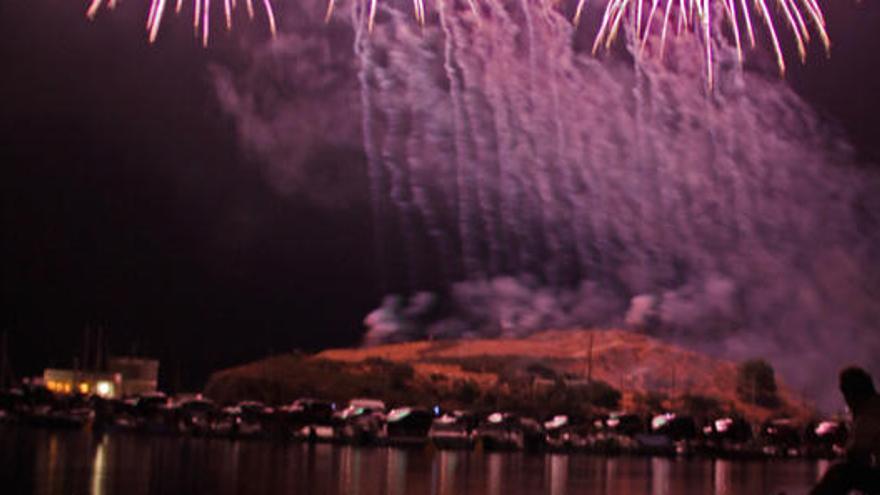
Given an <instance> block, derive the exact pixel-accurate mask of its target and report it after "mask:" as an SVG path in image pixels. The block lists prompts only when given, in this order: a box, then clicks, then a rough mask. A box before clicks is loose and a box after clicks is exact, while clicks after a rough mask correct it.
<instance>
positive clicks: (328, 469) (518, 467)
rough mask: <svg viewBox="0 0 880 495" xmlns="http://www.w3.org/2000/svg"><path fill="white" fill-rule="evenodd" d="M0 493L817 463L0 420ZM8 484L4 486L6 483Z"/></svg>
mask: <svg viewBox="0 0 880 495" xmlns="http://www.w3.org/2000/svg"><path fill="white" fill-rule="evenodd" d="M0 442H2V445H4V447H5V448H4V449H2V451H0V486H2V487H3V490H2V491H3V492H4V493H21V494H36V495H62V494H72V493H82V494H91V495H113V494H125V495H129V494H132V495H152V494H159V493H162V494H164V493H189V494H197V493H210V494H217V495H227V494H229V495H231V494H244V493H270V492H271V493H321V494H345V495H349V494H350V495H373V494H388V495H404V494H413V493H415V494H430V495H452V494H474V495H482V494H489V495H502V494H504V495H518V494H537V493H546V494H549V495H573V494H580V493H588V494H596V495H679V494H695V495H706V494H713V495H736V494H774V495H775V494H778V493H787V494H789V495H797V494H802V493H806V492H807V491H808V489H809V486H810V485H811V484H812V483H814V482H815V481H816V480H817V479H818V477H819V476H821V474H822V473H823V472H824V471H825V470H826V469H827V468H828V462H827V461H802V460H800V461H760V462H759V461H755V462H734V461H724V460H715V461H713V460H708V459H691V460H683V459H666V458H629V457H617V458H614V457H611V458H605V457H598V456H587V455H574V456H569V455H562V454H536V455H530V454H524V453H519V452H514V453H489V452H485V453H484V452H463V451H437V450H434V449H431V448H425V449H415V450H400V449H384V448H372V449H361V448H353V447H338V446H331V445H314V446H309V445H301V444H290V445H286V446H285V445H279V444H274V443H271V442H233V441H228V440H204V439H186V438H161V437H137V436H126V435H114V436H93V435H91V434H89V433H82V432H50V431H42V430H29V429H9V428H0ZM7 488H11V491H7V490H6V489H7Z"/></svg>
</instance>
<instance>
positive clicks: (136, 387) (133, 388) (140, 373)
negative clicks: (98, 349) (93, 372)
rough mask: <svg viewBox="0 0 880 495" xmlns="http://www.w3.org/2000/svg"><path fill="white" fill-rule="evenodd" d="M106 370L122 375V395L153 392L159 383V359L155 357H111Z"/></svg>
mask: <svg viewBox="0 0 880 495" xmlns="http://www.w3.org/2000/svg"><path fill="white" fill-rule="evenodd" d="M107 370H108V371H110V372H111V373H117V374H119V375H120V376H122V389H121V395H123V396H129V395H142V394H146V393H150V392H155V391H156V389H157V388H158V385H159V361H158V360H156V359H145V358H137V357H126V356H116V357H111V358H110V359H109V360H108V362H107Z"/></svg>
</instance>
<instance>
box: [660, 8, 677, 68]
mask: <svg viewBox="0 0 880 495" xmlns="http://www.w3.org/2000/svg"><path fill="white" fill-rule="evenodd" d="M674 1H675V0H666V14H665V15H664V16H663V32H662V33H661V34H660V61H661V62H662V61H663V50H664V48H666V28H667V27H669V13H670V12H672V3H673V2H674Z"/></svg>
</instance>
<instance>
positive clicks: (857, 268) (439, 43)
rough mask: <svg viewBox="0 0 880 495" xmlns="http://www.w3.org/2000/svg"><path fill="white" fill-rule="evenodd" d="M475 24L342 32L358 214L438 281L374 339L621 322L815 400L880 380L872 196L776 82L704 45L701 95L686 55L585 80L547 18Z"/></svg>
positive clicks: (838, 144)
mask: <svg viewBox="0 0 880 495" xmlns="http://www.w3.org/2000/svg"><path fill="white" fill-rule="evenodd" d="M482 5H483V11H482V16H481V17H480V18H479V19H478V18H477V17H476V16H475V15H474V14H473V13H472V12H470V10H468V9H467V7H466V6H465V5H458V4H456V3H454V2H452V1H451V0H441V1H440V2H438V3H437V6H436V12H435V14H434V15H435V17H434V18H429V22H428V25H427V26H426V27H425V28H424V30H421V29H420V28H419V26H418V25H417V24H416V23H414V22H412V21H411V19H410V17H409V16H410V14H409V13H407V12H406V11H403V10H397V9H396V8H393V7H385V8H383V11H382V12H381V15H380V16H379V18H378V22H377V25H376V28H375V30H374V32H373V33H372V35H370V36H367V35H366V33H365V31H364V30H363V28H361V27H358V26H363V22H362V21H363V19H362V18H361V17H360V15H359V14H357V13H356V14H355V16H354V24H355V32H356V36H355V39H354V45H355V50H354V52H355V55H356V59H355V60H353V61H352V64H353V67H354V69H353V70H354V71H355V72H356V73H357V77H356V78H355V79H356V83H357V87H356V88H353V87H349V86H346V85H343V86H342V87H341V88H336V89H333V90H332V91H330V94H329V96H328V97H327V98H325V99H324V100H323V103H324V104H325V105H326V106H327V107H329V108H327V109H326V112H330V114H331V115H332V114H333V112H337V111H338V108H336V107H337V106H339V105H340V104H339V103H338V102H334V101H333V96H334V95H335V96H340V97H341V96H345V97H346V98H347V101H351V99H350V96H351V94H352V91H359V92H360V93H359V96H360V99H359V104H360V112H361V117H362V120H361V121H360V122H359V123H362V125H363V128H362V130H363V133H362V135H363V139H364V141H363V149H364V150H365V153H366V155H367V161H368V169H369V180H370V182H371V184H372V186H371V191H372V193H373V195H372V197H373V201H374V203H373V211H374V216H375V218H376V221H377V225H378V226H379V231H380V233H382V234H383V235H382V236H381V238H382V240H383V242H387V243H391V242H392V241H393V242H394V244H393V245H389V248H388V249H387V250H386V251H385V252H386V253H390V254H392V255H393V256H394V257H395V258H396V259H399V260H400V262H401V264H402V265H404V266H405V267H406V270H407V273H408V274H409V277H410V278H409V282H408V285H409V287H408V288H409V290H413V291H415V290H419V289H423V288H424V287H423V285H425V284H427V282H426V280H436V279H437V278H440V279H442V280H446V281H447V283H446V284H445V285H446V287H448V289H446V290H444V291H441V292H442V294H441V297H439V298H437V299H436V300H435V299H434V298H432V297H429V296H426V295H424V294H419V295H417V296H414V298H413V299H412V300H410V301H408V300H406V298H393V299H388V300H386V302H385V303H384V304H383V306H382V307H381V308H379V309H378V310H376V312H374V313H373V314H371V315H370V316H369V317H368V318H367V324H368V326H369V327H370V329H369V332H368V334H367V341H368V342H382V341H394V340H401V339H413V338H423V337H427V336H432V337H460V336H465V337H467V336H486V335H499V336H500V335H522V334H525V333H528V332H531V331H535V330H539V329H545V328H550V327H555V328H564V327H575V326H586V325H626V326H629V327H631V328H637V329H640V330H643V331H646V332H651V333H655V334H659V335H664V336H666V337H667V338H669V339H673V340H676V341H678V342H681V343H684V344H686V345H690V346H692V347H697V348H700V349H704V350H710V351H713V352H715V353H719V354H722V355H725V356H728V357H733V358H741V357H746V356H755V355H758V356H765V357H768V358H770V359H771V360H773V361H774V363H775V364H777V366H779V367H780V368H781V370H782V371H783V373H784V374H785V376H786V378H787V379H788V380H789V382H791V383H792V384H793V385H794V386H795V387H800V388H803V389H810V390H813V391H817V390H821V391H822V392H824V391H826V390H827V389H826V388H823V387H820V386H819V385H818V384H819V383H828V382H829V378H828V376H829V374H833V372H834V370H835V369H836V368H837V367H839V366H840V365H841V364H844V363H848V362H861V363H873V362H875V361H876V357H877V356H878V355H880V333H878V332H877V328H876V327H877V323H876V322H877V321H880V302H878V301H880V300H878V298H877V294H878V291H880V265H878V264H877V263H874V262H872V260H873V259H876V257H877V255H878V254H880V253H878V248H880V239H878V232H880V229H878V226H880V225H878V218H880V215H878V213H880V204H878V200H877V199H876V194H875V193H876V192H877V191H878V190H880V189H878V180H877V177H876V174H873V173H869V172H867V171H864V170H860V169H859V168H858V167H857V166H856V165H855V164H854V163H853V158H852V152H851V150H850V149H849V148H848V146H847V145H846V144H845V143H844V142H843V141H842V140H841V139H840V138H839V137H838V136H837V135H836V134H835V132H834V131H833V129H829V128H827V127H826V126H825V125H824V124H823V123H822V122H821V121H820V120H819V119H818V118H817V117H816V115H815V113H814V112H813V111H812V110H811V109H810V108H809V107H808V106H806V105H805V104H804V102H802V101H801V100H800V99H799V98H798V97H797V96H796V95H795V94H794V93H793V92H792V91H791V90H789V89H788V88H787V87H786V86H785V85H784V83H783V82H780V81H777V80H776V79H774V78H772V77H770V78H765V77H763V76H761V75H759V74H753V73H749V72H746V73H743V72H740V71H739V70H738V69H737V68H736V64H735V54H734V52H733V50H732V49H731V48H730V47H729V46H728V45H729V44H728V43H727V42H726V41H725V40H722V39H716V40H714V45H715V46H714V49H715V53H716V58H715V60H716V64H717V66H716V68H715V77H716V81H715V89H714V92H713V93H711V94H708V95H707V93H706V91H705V90H704V87H703V86H704V80H703V76H702V75H703V67H702V66H701V60H700V57H699V56H695V55H694V54H695V53H699V52H700V50H701V49H702V47H701V46H700V45H699V42H698V41H697V40H696V39H695V38H693V37H683V38H681V39H678V40H674V41H670V42H669V44H668V45H667V46H666V54H665V56H666V57H667V62H666V63H665V64H660V63H658V62H656V60H655V59H656V57H654V58H645V59H643V60H642V61H641V62H639V63H634V62H633V58H634V57H633V56H632V55H630V54H631V53H635V52H637V50H638V48H637V47H636V46H635V41H633V40H630V44H629V45H630V46H629V49H628V50H627V52H626V53H621V54H618V56H616V57H612V58H611V59H610V60H597V59H594V58H592V57H590V56H589V55H588V54H582V53H579V52H578V51H576V50H575V49H573V43H572V36H573V33H572V32H571V29H572V28H571V25H570V23H569V22H568V21H566V19H565V18H564V17H563V16H562V15H560V14H558V13H557V12H555V11H554V10H552V9H551V8H550V7H548V6H546V5H545V4H544V3H542V2H537V1H532V0H522V1H521V2H503V1H501V0H496V1H491V2H484V3H482ZM716 32H721V30H717V31H716ZM296 41H297V42H300V41H301V40H300V39H297V40H296ZM654 41H655V40H649V41H648V44H647V48H646V51H647V52H648V53H650V52H651V50H653V49H655V43H654ZM291 42H293V41H291ZM280 46H281V47H286V46H287V44H286V42H285V41H282V42H281V43H280ZM272 50H276V51H278V50H280V48H278V46H276V47H274V48H272ZM266 53H268V52H263V54H264V55H265V54H266ZM268 60H275V57H268ZM278 60H280V61H281V62H283V61H284V60H285V59H284V58H283V57H280V58H278ZM273 63H275V62H273ZM297 63H300V64H301V63H303V62H302V61H301V60H300V61H297ZM271 65H272V64H269V63H268V62H266V61H265V60H264V62H263V63H256V64H254V66H253V67H252V68H251V72H250V74H251V75H250V76H247V77H251V78H253V77H254V76H253V74H261V77H265V76H266V74H267V73H268V74H269V75H270V76H271V72H269V71H267V67H268V66H271ZM346 70H348V69H346ZM218 80H219V81H220V83H221V84H220V89H221V97H222V99H223V101H224V102H226V103H227V105H228V107H229V109H230V110H231V111H232V112H233V113H236V114H238V115H239V116H240V117H247V118H244V119H243V120H242V122H243V124H242V129H243V137H244V138H245V142H246V143H249V144H251V145H255V144H256V145H258V147H259V148H260V149H261V151H263V152H264V153H265V155H266V156H267V157H269V158H270V159H275V160H276V162H277V161H278V157H277V156H276V155H275V154H273V153H272V152H268V153H266V152H265V150H266V149H269V150H277V149H284V147H285V143H287V141H285V140H286V139H288V137H289V136H287V135H285V134H284V133H279V132H278V131H279V130H283V129H278V128H276V126H275V122H274V121H273V120H270V119H265V118H262V117H261V116H260V115H258V114H254V113H250V114H247V113H246V112H243V111H242V107H241V105H238V104H236V102H241V101H246V100H247V98H253V96H254V95H255V94H256V95H258V94H260V92H261V90H260V88H254V87H253V86H252V85H248V84H243V83H242V80H243V79H241V78H240V77H239V79H238V80H236V76H233V75H232V74H231V73H227V75H226V76H221V77H220V78H219V79H218ZM298 99H301V100H302V101H303V102H305V101H307V100H308V99H309V97H308V96H303V95H299V94H297V93H294V94H292V95H291V97H290V100H291V101H294V102H296V101H298ZM322 112H325V110H321V112H319V113H322ZM322 114H324V115H327V114H326V113H322ZM350 120H353V119H349V122H340V129H342V131H340V132H342V133H344V134H345V135H348V134H349V131H350V127H346V126H350V125H352V124H351V122H350ZM253 122H257V123H259V125H262V126H265V128H267V129H273V131H274V136H275V137H274V138H273V139H276V140H277V142H274V143H273V142H268V143H267V142H265V135H266V133H265V132H263V131H260V132H257V133H255V134H254V133H249V132H247V129H248V126H250V125H252V123H253ZM345 129H348V130H347V131H346V130H345ZM291 138H292V139H295V138H293V137H291ZM283 163H284V165H283V166H284V167H291V166H293V167H294V170H295V167H296V164H295V163H294V164H292V165H291V162H289V161H287V162H283ZM877 371H880V370H877Z"/></svg>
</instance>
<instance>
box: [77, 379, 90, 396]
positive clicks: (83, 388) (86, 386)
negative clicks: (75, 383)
mask: <svg viewBox="0 0 880 495" xmlns="http://www.w3.org/2000/svg"><path fill="white" fill-rule="evenodd" d="M79 393H81V394H87V393H89V384H88V383H86V382H82V383H80V384H79Z"/></svg>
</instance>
